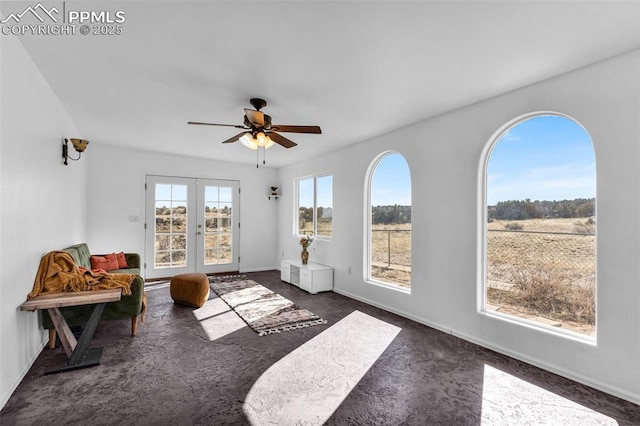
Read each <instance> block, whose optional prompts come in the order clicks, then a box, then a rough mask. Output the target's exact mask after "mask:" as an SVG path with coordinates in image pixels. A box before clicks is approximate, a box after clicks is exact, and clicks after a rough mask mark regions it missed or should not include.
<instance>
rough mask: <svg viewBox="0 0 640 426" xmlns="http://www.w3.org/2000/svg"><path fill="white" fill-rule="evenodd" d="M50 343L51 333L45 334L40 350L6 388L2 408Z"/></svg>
mask: <svg viewBox="0 0 640 426" xmlns="http://www.w3.org/2000/svg"><path fill="white" fill-rule="evenodd" d="M48 343H49V335H48V334H45V335H44V336H43V337H42V342H40V350H38V351H36V352H35V354H33V355H32V356H31V358H30V359H29V361H28V362H27V364H26V365H25V366H24V368H23V369H22V370H21V371H20V372H19V373H18V375H17V376H16V378H15V379H14V380H13V381H12V382H11V385H9V387H8V388H7V389H6V391H5V393H4V394H3V395H2V397H0V410H1V409H3V408H4V406H5V405H6V404H7V402H8V401H9V398H11V395H13V392H14V391H15V390H16V388H17V387H18V385H20V382H22V380H23V379H24V377H25V376H26V375H27V373H28V372H29V369H30V368H31V366H32V365H33V363H34V362H36V359H37V358H38V356H40V353H41V352H42V350H43V349H44V348H45V346H47V344H48Z"/></svg>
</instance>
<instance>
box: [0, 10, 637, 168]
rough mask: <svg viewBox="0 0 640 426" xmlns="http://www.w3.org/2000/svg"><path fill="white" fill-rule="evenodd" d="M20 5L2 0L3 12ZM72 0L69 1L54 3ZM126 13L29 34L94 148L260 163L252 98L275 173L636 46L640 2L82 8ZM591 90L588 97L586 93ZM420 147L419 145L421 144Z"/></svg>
mask: <svg viewBox="0 0 640 426" xmlns="http://www.w3.org/2000/svg"><path fill="white" fill-rule="evenodd" d="M32 3H35V2H33V1H32V2H24V3H21V6H19V7H18V6H16V5H15V4H14V3H9V2H3V4H2V7H1V8H2V12H3V13H4V14H5V15H6V14H8V13H10V12H15V11H16V8H18V9H20V8H24V6H25V5H29V4H32ZM59 3H61V2H59ZM65 7H66V8H67V10H109V11H113V12H115V11H117V10H123V11H124V12H125V14H126V22H124V23H123V24H122V28H123V34H122V35H119V36H95V35H87V36H82V35H80V34H78V35H74V36H48V37H46V36H24V37H21V41H22V43H23V45H24V46H25V48H26V50H27V51H28V52H29V54H30V55H31V57H32V58H33V60H34V62H35V63H36V65H37V66H38V68H39V69H40V71H41V72H42V74H43V75H44V77H45V78H46V79H47V80H48V82H49V83H50V85H51V87H52V88H53V90H54V91H55V93H56V94H57V96H58V97H59V99H60V101H61V102H62V104H63V105H64V106H65V108H66V109H67V111H68V112H69V114H70V115H71V117H72V118H73V120H74V121H75V123H76V124H77V126H78V128H79V130H80V132H81V134H80V135H69V136H77V137H83V138H87V139H89V140H91V142H92V144H113V145H122V146H129V147H136V148H140V149H147V150H155V151H161V152H167V153H177V154H186V155H192V156H197V157H202V158H212V159H219V160H224V161H234V162H241V163H248V164H255V161H256V159H255V154H254V152H253V151H249V150H248V149H246V148H244V147H243V146H242V145H240V143H235V144H225V145H222V144H221V143H220V142H221V141H223V140H225V139H227V138H229V137H231V136H232V135H234V134H236V133H237V132H238V131H239V130H236V129H233V128H225V127H201V126H188V125H187V124H186V123H187V121H189V120H193V121H211V122H216V123H229V124H241V122H242V116H243V111H242V108H245V107H249V108H250V107H251V106H250V105H249V98H251V97H263V98H265V99H266V100H267V101H268V103H269V105H268V106H267V107H266V108H265V109H264V110H263V111H264V112H266V113H267V114H269V115H271V116H272V117H273V122H274V123H277V124H292V125H297V124H304V125H320V126H321V127H322V130H323V134H322V135H298V134H292V133H287V134H284V135H285V136H287V137H289V138H291V139H292V140H294V141H296V142H298V144H299V145H298V146H297V147H295V148H291V149H284V148H282V147H280V146H275V147H273V148H271V149H270V150H269V151H268V152H267V163H268V164H267V165H268V166H272V167H280V166H283V165H287V164H292V163H295V162H298V161H301V160H304V159H309V158H312V157H314V156H316V155H318V154H321V153H323V152H327V151H330V150H335V149H337V148H340V147H342V146H345V145H349V144H353V143H356V142H359V141H362V140H365V139H368V138H371V137H373V136H376V135H379V134H383V133H386V132H389V131H392V130H394V129H397V128H400V127H403V126H405V125H408V124H411V123H415V122H418V121H421V120H423V119H425V118H428V117H432V116H434V115H438V114H441V113H443V112H446V111H449V110H452V109H455V108H458V107H461V106H465V105H468V104H471V103H474V102H477V101H479V100H482V99H486V98H489V97H493V96H496V95H499V94H502V93H505V92H508V91H511V90H513V89H517V88H519V87H523V86H525V85H528V84H531V83H534V82H537V81H540V80H543V79H546V78H549V77H552V76H555V75H558V74H561V73H564V72H567V71H570V70H572V69H576V68H579V67H581V66H584V65H587V64H590V63H594V62H597V61H600V60H602V59H606V58H609V57H612V56H615V55H618V54H620V53H624V52H627V51H630V50H633V49H637V48H639V47H640V1H623V2H615V1H601V2H599V1H566V2H560V1H518V2H507V1H449V2H444V1H442V2H434V1H421V2H402V1H388V2H372V1H349V2H346V1H343V2H320V1H304V2H291V1H288V2H272V1H261V2H247V1H235V2H218V1H215V2H191V1H169V2H159V1H154V2H150V1H148V2H147V1H134V2H101V1H90V2H75V1H67V2H66V4H65ZM585 90H589V88H588V87H585ZM421 143H424V142H421Z"/></svg>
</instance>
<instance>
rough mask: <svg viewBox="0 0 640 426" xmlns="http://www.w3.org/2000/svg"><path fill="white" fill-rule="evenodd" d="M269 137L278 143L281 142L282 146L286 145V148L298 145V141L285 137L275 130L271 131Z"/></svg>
mask: <svg viewBox="0 0 640 426" xmlns="http://www.w3.org/2000/svg"><path fill="white" fill-rule="evenodd" d="M269 137H270V138H271V140H272V141H274V142H275V143H277V144H280V145H282V146H284V147H285V148H293V147H294V146H296V145H298V144H297V143H295V142H293V141H291V140H289V139H287V138H285V137H284V136H282V135H279V134H277V133H275V132H270V133H269Z"/></svg>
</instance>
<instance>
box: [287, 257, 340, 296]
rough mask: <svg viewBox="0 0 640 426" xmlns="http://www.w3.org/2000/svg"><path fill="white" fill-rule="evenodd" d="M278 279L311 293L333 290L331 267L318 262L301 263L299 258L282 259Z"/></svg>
mask: <svg viewBox="0 0 640 426" xmlns="http://www.w3.org/2000/svg"><path fill="white" fill-rule="evenodd" d="M280 279H281V280H282V281H285V282H288V283H290V284H293V285H295V286H296V287H300V288H301V289H302V290H305V291H308V292H309V293H311V294H316V293H317V292H319V291H331V290H333V268H331V267H330V266H325V265H320V264H318V263H312V262H309V263H307V264H306V265H303V264H302V262H301V261H300V260H283V261H282V263H281V264H280Z"/></svg>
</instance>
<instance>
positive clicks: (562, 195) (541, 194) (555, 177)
mask: <svg viewBox="0 0 640 426" xmlns="http://www.w3.org/2000/svg"><path fill="white" fill-rule="evenodd" d="M595 196H596V179H595V154H594V151H593V145H592V142H591V138H590V136H589V134H588V133H587V132H586V131H585V130H584V128H582V126H580V125H579V124H578V123H576V122H574V121H573V120H571V119H568V118H565V117H561V116H554V115H547V116H537V117H534V118H531V119H529V120H526V121H523V122H520V123H518V124H517V125H515V126H514V127H512V128H511V129H509V130H508V131H507V132H506V133H505V134H504V135H502V136H501V137H500V139H498V141H497V142H496V144H495V145H494V147H493V150H492V152H491V155H490V157H489V160H488V163H487V204H488V205H490V206H491V205H495V204H496V203H497V202H499V201H506V200H524V199H526V198H529V199H531V200H534V201H535V200H540V201H542V200H548V201H553V200H572V199H575V198H593V197H595Z"/></svg>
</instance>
